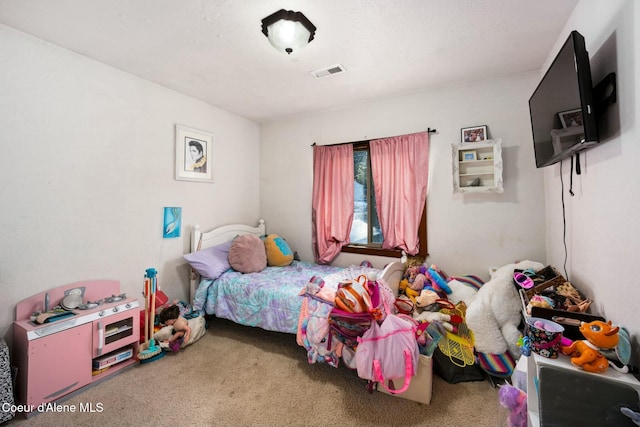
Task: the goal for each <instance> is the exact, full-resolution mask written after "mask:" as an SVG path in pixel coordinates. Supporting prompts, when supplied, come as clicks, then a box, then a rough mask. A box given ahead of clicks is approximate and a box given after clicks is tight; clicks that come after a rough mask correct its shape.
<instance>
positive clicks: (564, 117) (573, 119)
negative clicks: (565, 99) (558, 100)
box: [558, 108, 582, 129]
mask: <svg viewBox="0 0 640 427" xmlns="http://www.w3.org/2000/svg"><path fill="white" fill-rule="evenodd" d="M558 116H559V117H560V123H562V127H563V128H564V129H566V128H570V127H573V126H582V110H581V109H580V108H576V109H575V110H568V111H562V112H560V113H558Z"/></svg>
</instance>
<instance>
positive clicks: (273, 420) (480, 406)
mask: <svg viewBox="0 0 640 427" xmlns="http://www.w3.org/2000/svg"><path fill="white" fill-rule="evenodd" d="M365 385H366V381H364V380H362V379H360V378H358V376H357V374H356V372H355V371H351V370H349V369H347V368H344V367H341V368H338V369H335V368H332V367H330V366H328V365H325V364H313V365H309V364H308V363H307V360H306V354H305V350H304V349H303V348H301V347H299V346H297V344H296V342H295V336H294V335H288V334H279V333H275V332H267V331H264V330H262V329H258V328H248V327H243V326H239V325H236V324H233V323H231V322H228V321H225V320H220V319H209V329H208V331H207V333H206V334H205V336H204V337H203V338H202V339H201V340H200V341H198V342H196V343H194V344H193V345H192V346H190V347H188V348H186V349H184V350H182V351H181V352H179V353H177V354H167V355H166V356H165V357H163V358H161V359H159V360H156V361H153V362H149V363H145V364H138V365H135V366H133V367H131V368H129V369H127V370H125V371H123V372H122V373H120V374H117V375H115V376H114V377H112V378H109V379H107V380H106V381H104V382H101V383H99V384H97V385H95V386H92V387H89V388H88V389H86V390H81V391H80V392H78V393H76V394H74V395H73V396H71V397H70V398H68V399H66V400H65V401H64V402H62V403H63V404H65V405H69V406H71V405H75V407H76V408H79V406H80V404H81V403H82V404H83V405H86V404H87V403H91V404H92V405H93V407H94V408H100V407H101V408H102V411H101V412H94V413H88V412H79V411H76V412H75V413H73V412H69V411H65V412H60V413H41V414H37V415H34V416H31V417H30V418H28V419H24V418H23V417H16V418H14V419H13V420H12V421H9V422H8V423H6V424H5V425H8V426H11V427H27V426H111V425H114V426H115V425H118V426H154V427H157V426H176V425H180V426H346V427H348V426H506V418H507V415H508V414H507V410H506V409H505V408H503V407H502V406H500V404H499V402H498V391H497V389H494V388H492V387H491V386H490V384H489V382H488V381H479V382H465V383H459V384H448V383H446V382H444V381H443V380H442V379H440V378H439V377H438V376H437V375H434V379H433V397H432V400H431V404H430V405H423V404H419V403H416V402H412V401H409V400H405V399H400V398H397V397H393V396H388V395H385V394H383V393H379V392H375V393H372V394H369V393H368V392H367V390H366V389H365Z"/></svg>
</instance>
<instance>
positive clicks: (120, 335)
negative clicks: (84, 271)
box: [12, 280, 140, 410]
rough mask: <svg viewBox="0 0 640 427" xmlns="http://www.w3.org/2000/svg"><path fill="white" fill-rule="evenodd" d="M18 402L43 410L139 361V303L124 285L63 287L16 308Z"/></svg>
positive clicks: (97, 283)
mask: <svg viewBox="0 0 640 427" xmlns="http://www.w3.org/2000/svg"><path fill="white" fill-rule="evenodd" d="M13 330H14V337H13V339H14V347H15V350H14V352H13V354H12V356H13V358H14V365H15V366H17V367H18V377H17V383H16V386H17V397H18V403H20V404H22V405H28V407H32V408H34V409H33V410H37V407H38V405H40V404H41V403H47V402H52V401H54V400H56V399H59V398H60V397H62V396H65V395H67V394H69V393H71V392H73V391H75V390H78V389H80V388H82V387H84V386H86V385H89V384H91V383H94V382H97V381H100V380H102V379H104V378H106V377H107V376H109V375H112V374H114V373H116V372H118V371H119V370H121V369H123V368H125V367H127V366H130V365H132V364H134V363H135V362H136V355H137V354H138V340H139V338H140V322H139V303H138V300H137V299H135V298H131V297H127V296H126V295H125V294H122V293H120V282H118V281H114V280H92V281H85V282H77V283H72V284H69V285H63V286H59V287H57V288H54V289H51V290H49V291H47V292H42V293H39V294H36V295H33V296H32V297H30V298H27V299H25V300H23V301H21V302H20V303H18V305H16V322H15V325H14V329H13Z"/></svg>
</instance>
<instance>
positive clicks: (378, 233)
mask: <svg viewBox="0 0 640 427" xmlns="http://www.w3.org/2000/svg"><path fill="white" fill-rule="evenodd" d="M371 228H372V230H371V235H372V237H371V241H372V242H373V243H380V244H381V243H382V240H383V236H382V229H381V228H380V220H379V219H378V209H377V208H376V193H375V191H373V185H372V186H371Z"/></svg>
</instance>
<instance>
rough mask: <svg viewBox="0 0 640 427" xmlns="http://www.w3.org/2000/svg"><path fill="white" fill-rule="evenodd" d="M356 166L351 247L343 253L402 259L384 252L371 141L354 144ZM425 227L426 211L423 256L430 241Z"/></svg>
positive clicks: (423, 221) (396, 253)
mask: <svg viewBox="0 0 640 427" xmlns="http://www.w3.org/2000/svg"><path fill="white" fill-rule="evenodd" d="M353 164H354V188H353V192H354V203H353V205H354V206H353V222H352V225H351V233H350V235H349V241H350V244H349V245H347V246H344V247H343V248H342V252H348V253H360V254H368V255H380V256H389V257H400V256H401V255H402V254H401V251H400V250H393V249H382V241H383V235H382V229H381V228H380V222H379V220H378V212H377V209H376V198H375V197H376V196H375V192H374V190H373V179H372V176H371V157H370V154H369V142H368V141H363V142H359V143H355V144H354V145H353ZM426 224H427V221H426V209H425V210H424V211H423V214H422V219H421V223H420V229H419V238H420V242H421V244H420V252H419V253H418V255H420V256H426V255H427V250H426V247H425V246H426V244H422V243H423V242H426V241H427V226H426Z"/></svg>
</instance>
